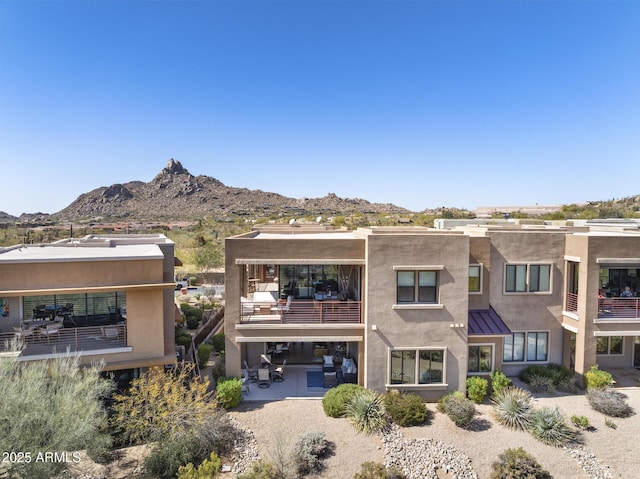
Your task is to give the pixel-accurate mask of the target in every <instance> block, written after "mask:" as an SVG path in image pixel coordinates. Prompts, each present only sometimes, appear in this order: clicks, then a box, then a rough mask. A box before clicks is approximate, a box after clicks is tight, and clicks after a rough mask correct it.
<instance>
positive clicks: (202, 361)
mask: <svg viewBox="0 0 640 479" xmlns="http://www.w3.org/2000/svg"><path fill="white" fill-rule="evenodd" d="M211 349H212V348H211V346H209V345H208V344H206V343H202V344H201V345H200V346H198V364H199V365H200V367H201V368H203V367H205V366H206V365H207V361H209V356H211Z"/></svg>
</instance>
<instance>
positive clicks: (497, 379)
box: [489, 370, 511, 396]
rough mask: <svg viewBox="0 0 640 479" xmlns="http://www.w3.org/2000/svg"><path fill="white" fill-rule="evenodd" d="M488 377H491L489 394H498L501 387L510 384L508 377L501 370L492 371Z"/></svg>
mask: <svg viewBox="0 0 640 479" xmlns="http://www.w3.org/2000/svg"><path fill="white" fill-rule="evenodd" d="M489 377H490V378H491V395H492V396H495V395H496V394H499V393H500V391H502V390H503V389H505V388H507V387H509V386H511V379H509V378H508V377H507V376H506V375H505V374H504V373H503V372H502V371H497V370H496V371H493V372H492V373H491V374H490V375H489Z"/></svg>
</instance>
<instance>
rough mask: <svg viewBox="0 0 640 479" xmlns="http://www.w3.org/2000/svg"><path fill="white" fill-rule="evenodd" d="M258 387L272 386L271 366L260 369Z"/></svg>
mask: <svg viewBox="0 0 640 479" xmlns="http://www.w3.org/2000/svg"><path fill="white" fill-rule="evenodd" d="M258 387H259V388H260V389H264V388H268V387H271V372H270V371H269V368H260V369H258Z"/></svg>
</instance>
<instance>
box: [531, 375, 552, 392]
mask: <svg viewBox="0 0 640 479" xmlns="http://www.w3.org/2000/svg"><path fill="white" fill-rule="evenodd" d="M529 387H530V388H531V390H532V391H533V392H534V393H554V392H556V388H555V386H554V384H553V379H552V378H550V377H549V376H538V375H537V374H533V375H531V376H529Z"/></svg>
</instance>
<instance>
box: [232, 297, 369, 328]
mask: <svg viewBox="0 0 640 479" xmlns="http://www.w3.org/2000/svg"><path fill="white" fill-rule="evenodd" d="M361 309H362V302H361V301H332V300H324V301H314V300H303V299H300V300H298V299H295V300H293V301H291V303H290V304H289V305H288V306H283V305H278V306H276V305H270V304H265V303H254V302H243V303H241V317H240V322H241V323H252V324H259V323H267V324H278V323H279V324H336V323H338V324H342V323H361V322H362V319H361V317H362V316H361Z"/></svg>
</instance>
